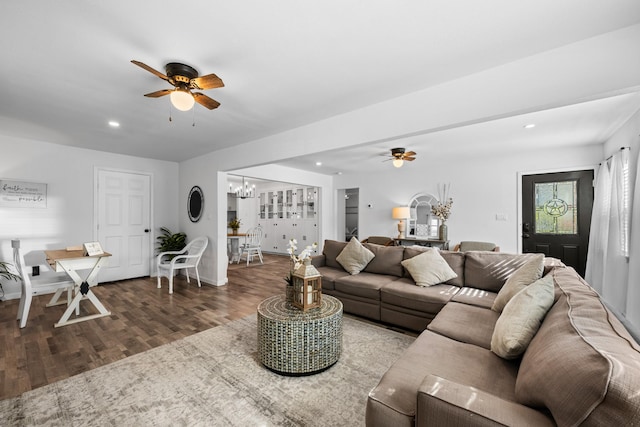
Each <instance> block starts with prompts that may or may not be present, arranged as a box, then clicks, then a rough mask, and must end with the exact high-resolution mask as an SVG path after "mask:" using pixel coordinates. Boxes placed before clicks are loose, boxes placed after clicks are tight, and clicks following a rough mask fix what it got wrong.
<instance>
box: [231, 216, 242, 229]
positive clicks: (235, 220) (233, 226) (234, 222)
mask: <svg viewBox="0 0 640 427" xmlns="http://www.w3.org/2000/svg"><path fill="white" fill-rule="evenodd" d="M229 228H231V229H232V230H237V229H238V228H240V220H239V219H238V218H233V219H232V220H231V221H229Z"/></svg>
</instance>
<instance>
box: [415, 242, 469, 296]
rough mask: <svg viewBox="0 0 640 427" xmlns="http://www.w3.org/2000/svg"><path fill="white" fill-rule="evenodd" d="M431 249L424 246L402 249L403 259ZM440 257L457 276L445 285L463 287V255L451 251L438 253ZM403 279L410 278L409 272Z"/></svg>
mask: <svg viewBox="0 0 640 427" xmlns="http://www.w3.org/2000/svg"><path fill="white" fill-rule="evenodd" d="M429 249H431V248H429V247H425V246H416V245H414V246H407V247H405V248H404V257H403V258H404V259H409V258H413V257H414V256H416V255H420V254H421V253H423V252H424V251H427V250H429ZM440 255H441V256H442V258H444V260H445V261H447V264H449V267H451V269H452V270H453V271H454V272H455V273H456V274H457V275H458V276H457V277H454V278H453V279H451V280H448V281H447V282H446V283H448V284H450V285H454V286H460V287H462V286H464V257H465V254H464V253H462V252H452V251H440ZM404 276H405V277H411V275H410V274H409V272H408V271H407V272H405V274H404Z"/></svg>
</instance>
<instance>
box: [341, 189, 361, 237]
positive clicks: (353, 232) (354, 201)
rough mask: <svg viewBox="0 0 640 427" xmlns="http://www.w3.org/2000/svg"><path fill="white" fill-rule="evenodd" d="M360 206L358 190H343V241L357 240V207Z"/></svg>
mask: <svg viewBox="0 0 640 427" xmlns="http://www.w3.org/2000/svg"><path fill="white" fill-rule="evenodd" d="M359 205H360V189H358V188H347V189H345V190H344V239H345V241H347V242H348V241H349V240H351V238H352V237H355V238H356V239H358V238H359V237H358V206H359Z"/></svg>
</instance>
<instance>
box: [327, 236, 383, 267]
mask: <svg viewBox="0 0 640 427" xmlns="http://www.w3.org/2000/svg"><path fill="white" fill-rule="evenodd" d="M373 257H375V255H374V254H373V252H371V251H370V250H369V249H367V248H365V247H364V246H362V243H360V242H359V241H358V239H356V238H355V237H352V238H351V240H350V241H349V243H347V246H345V247H344V249H343V250H342V252H340V255H338V256H337V257H336V261H338V263H340V265H341V266H342V268H344V269H345V270H347V271H348V272H349V274H358V273H360V272H361V271H362V270H363V269H364V268H365V267H366V266H367V264H369V261H371V260H372V259H373Z"/></svg>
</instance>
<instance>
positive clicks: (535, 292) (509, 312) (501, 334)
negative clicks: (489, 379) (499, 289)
mask: <svg viewBox="0 0 640 427" xmlns="http://www.w3.org/2000/svg"><path fill="white" fill-rule="evenodd" d="M553 293H554V290H553V277H552V276H551V275H546V276H545V277H543V278H542V279H538V280H536V281H535V282H533V283H532V284H530V285H529V286H525V287H524V288H522V290H521V291H520V292H518V293H517V294H516V295H515V296H514V297H513V298H512V299H511V300H510V301H509V302H508V303H507V305H506V306H505V307H504V310H503V311H502V314H501V315H500V318H499V319H498V321H497V322H496V326H495V329H494V330H493V336H492V337H491V351H493V352H494V353H495V354H497V355H498V356H500V357H504V358H505V359H515V358H517V357H519V356H520V355H521V354H522V353H524V351H525V350H526V349H527V346H528V345H529V343H530V342H531V340H532V339H533V336H534V335H535V334H536V332H538V329H539V328H540V324H541V323H542V320H543V319H544V316H545V315H546V314H547V311H549V308H551V305H552V304H553ZM498 296H499V294H498ZM492 311H493V310H492Z"/></svg>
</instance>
